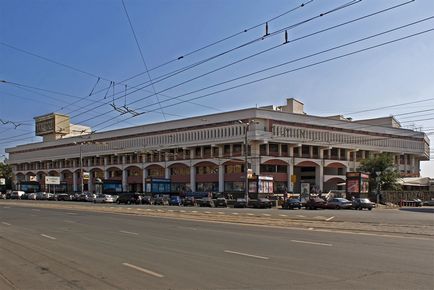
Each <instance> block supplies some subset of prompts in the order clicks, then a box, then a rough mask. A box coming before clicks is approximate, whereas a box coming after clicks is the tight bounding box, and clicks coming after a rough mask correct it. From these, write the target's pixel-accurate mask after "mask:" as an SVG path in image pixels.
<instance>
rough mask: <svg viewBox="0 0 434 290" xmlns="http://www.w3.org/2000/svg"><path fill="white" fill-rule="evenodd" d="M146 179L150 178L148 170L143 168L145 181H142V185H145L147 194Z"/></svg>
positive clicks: (144, 190) (144, 189) (144, 188)
mask: <svg viewBox="0 0 434 290" xmlns="http://www.w3.org/2000/svg"><path fill="white" fill-rule="evenodd" d="M146 178H148V169H146V168H143V180H142V185H143V192H146V182H145V181H146Z"/></svg>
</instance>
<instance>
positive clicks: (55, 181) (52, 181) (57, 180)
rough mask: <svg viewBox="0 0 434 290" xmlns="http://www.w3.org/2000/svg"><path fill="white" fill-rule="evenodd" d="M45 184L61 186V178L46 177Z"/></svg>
mask: <svg viewBox="0 0 434 290" xmlns="http://www.w3.org/2000/svg"><path fill="white" fill-rule="evenodd" d="M45 184H60V177H58V176H45Z"/></svg>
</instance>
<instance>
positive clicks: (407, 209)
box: [399, 207, 434, 213]
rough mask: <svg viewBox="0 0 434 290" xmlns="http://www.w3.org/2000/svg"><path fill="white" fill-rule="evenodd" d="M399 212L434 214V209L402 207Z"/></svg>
mask: <svg viewBox="0 0 434 290" xmlns="http://www.w3.org/2000/svg"><path fill="white" fill-rule="evenodd" d="M399 210H402V211H412V212H422V213H434V207H401V208H400V209H399Z"/></svg>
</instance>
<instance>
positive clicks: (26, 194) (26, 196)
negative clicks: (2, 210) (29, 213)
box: [20, 193, 29, 200]
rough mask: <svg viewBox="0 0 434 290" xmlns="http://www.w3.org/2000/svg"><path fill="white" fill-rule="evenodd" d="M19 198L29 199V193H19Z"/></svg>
mask: <svg viewBox="0 0 434 290" xmlns="http://www.w3.org/2000/svg"><path fill="white" fill-rule="evenodd" d="M20 199H25V200H27V199H29V194H28V193H24V194H23V195H21V197H20Z"/></svg>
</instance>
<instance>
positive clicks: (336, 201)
mask: <svg viewBox="0 0 434 290" xmlns="http://www.w3.org/2000/svg"><path fill="white" fill-rule="evenodd" d="M352 206H353V204H352V202H351V201H349V200H348V199H346V198H340V197H337V198H332V199H331V200H329V201H327V203H326V204H325V208H332V209H341V208H343V209H349V208H351V207H352Z"/></svg>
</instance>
